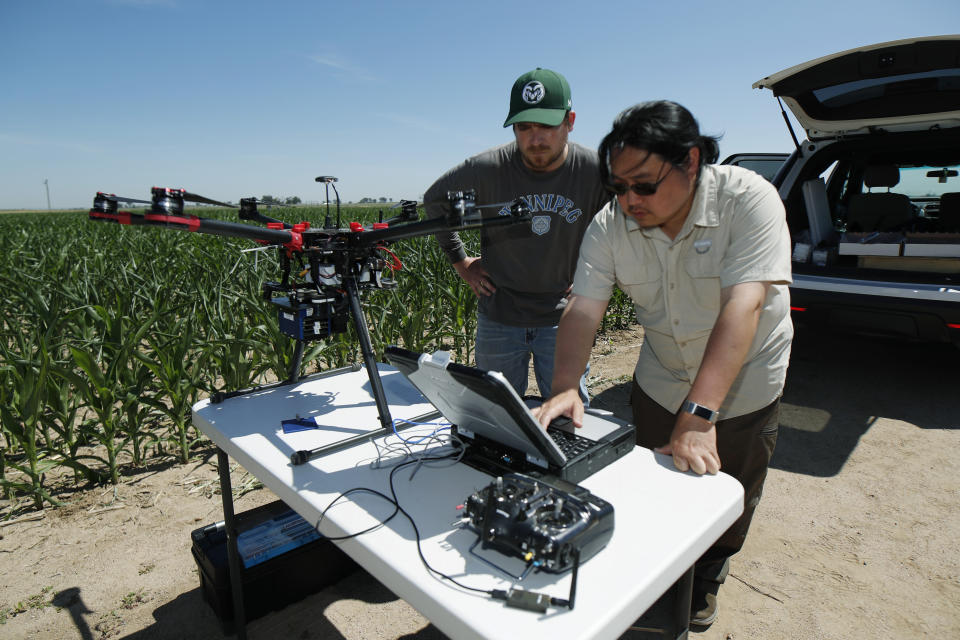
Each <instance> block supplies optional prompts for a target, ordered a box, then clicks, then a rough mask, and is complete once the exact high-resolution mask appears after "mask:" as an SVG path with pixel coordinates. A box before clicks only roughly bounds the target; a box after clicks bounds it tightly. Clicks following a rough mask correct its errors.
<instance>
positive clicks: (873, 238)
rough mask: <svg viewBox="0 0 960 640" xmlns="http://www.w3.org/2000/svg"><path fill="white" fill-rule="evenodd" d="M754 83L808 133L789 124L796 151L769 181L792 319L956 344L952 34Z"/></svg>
mask: <svg viewBox="0 0 960 640" xmlns="http://www.w3.org/2000/svg"><path fill="white" fill-rule="evenodd" d="M753 86H754V88H763V89H770V90H771V91H772V92H773V94H774V95H775V96H776V97H777V100H778V102H779V101H781V100H782V102H784V103H786V105H787V107H789V108H790V110H791V111H792V112H793V114H794V115H795V116H796V118H797V120H798V121H799V122H800V124H801V125H802V126H803V127H804V129H805V130H806V134H807V139H806V140H804V141H803V142H799V141H798V140H797V136H796V135H794V132H793V131H792V130H791V135H792V136H793V140H794V143H795V144H796V151H794V152H793V153H792V154H791V155H790V157H789V158H787V159H786V160H785V161H784V162H783V164H782V166H781V167H780V168H779V171H777V173H776V175H775V176H774V177H773V179H772V181H773V184H774V185H775V186H776V187H777V188H778V189H779V191H780V197H781V198H783V201H784V204H785V205H786V209H787V218H788V221H789V225H790V231H791V235H792V237H793V260H794V263H793V267H794V269H793V272H794V273H793V278H794V283H793V285H792V287H791V298H792V305H793V308H794V318H795V319H796V320H797V321H798V322H800V323H804V322H806V323H811V324H820V325H826V326H830V327H835V328H840V329H852V330H856V331H859V332H866V333H877V334H885V335H893V336H898V337H905V338H913V339H919V340H933V341H942V342H953V343H955V344H958V345H960V175H958V174H960V35H952V36H936V37H928V38H915V39H910V40H898V41H896V42H885V43H881V44H876V45H872V46H867V47H861V48H858V49H852V50H850V51H844V52H841V53H837V54H834V55H830V56H826V57H823V58H818V59H817V60H813V61H810V62H806V63H803V64H800V65H797V66H795V67H791V68H789V69H786V70H785V71H781V72H779V73H775V74H773V75H771V76H768V77H766V78H764V79H762V80H760V81H758V82H756V83H755V84H754V85H753ZM785 119H786V116H785ZM788 124H789V121H788Z"/></svg>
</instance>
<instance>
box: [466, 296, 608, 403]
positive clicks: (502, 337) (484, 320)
mask: <svg viewBox="0 0 960 640" xmlns="http://www.w3.org/2000/svg"><path fill="white" fill-rule="evenodd" d="M556 346H557V327H555V326H553V327H534V328H530V329H527V328H524V327H511V326H510V325H506V324H500V323H499V322H495V321H493V320H491V319H490V318H488V317H487V316H486V315H484V314H482V313H481V314H478V316H477V341H476V346H475V354H476V359H477V366H478V367H479V368H481V369H486V370H487V371H499V372H500V373H502V374H503V377H505V378H506V379H507V381H508V382H510V384H511V385H512V386H513V388H514V389H516V391H517V395H519V396H520V397H521V398H522V397H523V395H524V394H525V393H526V392H527V375H528V370H529V367H530V355H531V354H532V355H533V372H534V374H535V376H536V379H537V387H539V389H540V395H541V396H543V398H544V399H547V398H549V397H550V384H551V383H552V382H553V352H554V350H555V349H556ZM589 371H590V365H589V364H587V370H586V371H584V372H583V375H582V376H580V399H581V400H583V403H584V405H587V404H589V402H590V396H589V395H588V394H587V373H588V372H589Z"/></svg>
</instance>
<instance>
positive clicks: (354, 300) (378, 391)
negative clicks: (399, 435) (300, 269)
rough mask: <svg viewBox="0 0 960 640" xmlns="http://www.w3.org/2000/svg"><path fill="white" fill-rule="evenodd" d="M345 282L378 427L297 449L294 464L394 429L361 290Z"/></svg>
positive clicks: (426, 416) (352, 278)
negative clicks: (361, 302)
mask: <svg viewBox="0 0 960 640" xmlns="http://www.w3.org/2000/svg"><path fill="white" fill-rule="evenodd" d="M344 285H346V289H347V296H348V297H349V299H350V311H351V313H352V315H353V325H354V327H355V328H356V330H357V337H358V338H359V339H360V350H361V351H362V352H363V362H364V364H365V365H366V368H367V377H368V378H370V389H371V390H372V391H373V399H374V400H375V401H376V403H377V411H378V413H379V414H380V428H379V429H377V430H376V431H371V432H369V433H364V434H362V435H359V436H353V437H351V438H346V439H344V440H341V441H339V442H334V443H333V444H328V445H326V446H323V447H317V448H316V449H311V450H309V451H296V452H294V453H293V454H291V456H290V462H292V463H293V464H295V465H298V464H305V463H307V462H309V461H310V460H315V459H317V458H320V457H322V456H325V455H327V454H329V453H334V452H336V451H341V450H343V449H348V448H350V447H352V446H354V445H356V444H360V443H361V442H368V441H370V440H373V439H374V438H379V437H380V436H385V435H387V434H389V433H393V418H391V417H390V406H389V405H388V404H387V396H386V394H385V393H384V391H383V383H382V381H381V380H380V371H379V370H378V369H377V361H376V359H375V357H374V353H373V345H372V344H371V343H370V332H369V330H368V329H367V322H366V320H365V319H364V317H363V309H361V307H360V292H359V289H358V287H357V280H356V276H349V277H347V278H344ZM439 415H440V412H439V411H431V412H430V413H427V414H424V415H422V416H417V417H416V418H413V420H411V421H410V422H423V421H425V420H432V419H434V418H436V417H437V416H439ZM405 426H413V425H412V424H409V423H408V424H404V425H398V426H397V429H398V430H399V429H402V428H404V427H405Z"/></svg>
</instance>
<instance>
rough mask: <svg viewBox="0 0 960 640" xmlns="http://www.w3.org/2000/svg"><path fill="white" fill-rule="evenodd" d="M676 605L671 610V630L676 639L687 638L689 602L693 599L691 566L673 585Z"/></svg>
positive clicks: (685, 639)
mask: <svg viewBox="0 0 960 640" xmlns="http://www.w3.org/2000/svg"><path fill="white" fill-rule="evenodd" d="M673 589H674V596H675V597H676V607H675V608H674V610H673V632H674V633H675V634H677V635H676V639H677V640H687V634H688V633H689V631H690V604H691V602H692V600H693V567H690V569H688V570H687V572H686V573H684V574H683V575H682V576H681V577H680V579H679V580H677V582H676V583H675V584H674V585H673Z"/></svg>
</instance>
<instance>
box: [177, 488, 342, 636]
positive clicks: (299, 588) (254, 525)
mask: <svg viewBox="0 0 960 640" xmlns="http://www.w3.org/2000/svg"><path fill="white" fill-rule="evenodd" d="M234 517H235V518H236V523H237V540H238V544H239V546H240V558H241V565H242V566H243V569H242V574H243V575H242V580H241V585H242V587H243V603H244V604H243V607H244V614H245V618H246V620H253V619H255V618H259V617H260V616H263V615H264V614H267V613H269V612H271V611H276V610H279V609H282V608H283V607H285V606H287V605H288V604H291V603H293V602H297V601H298V600H301V599H303V598H304V597H306V596H308V595H310V594H312V593H316V592H317V591H320V590H321V589H323V588H324V587H327V586H329V585H331V584H333V583H334V582H337V581H338V580H340V579H341V578H344V577H346V576H347V575H350V574H351V573H354V572H355V571H357V570H358V569H359V567H358V565H357V564H356V563H355V562H354V561H353V560H352V559H351V558H350V557H349V556H348V555H347V554H345V553H344V552H343V551H341V550H340V549H339V548H338V547H337V546H336V545H335V544H334V543H332V542H330V541H329V540H327V539H326V538H323V537H322V536H320V534H318V533H317V532H316V530H315V529H314V528H313V526H312V525H311V524H310V523H308V522H306V521H305V520H304V519H303V518H301V517H300V516H299V515H298V514H297V513H296V512H295V511H293V510H292V509H291V508H290V507H288V506H287V505H286V504H285V503H284V502H283V501H281V500H277V501H275V502H271V503H270V504H265V505H263V506H260V507H257V508H255V509H251V510H249V511H246V512H244V513H238V514H236V515H235V516H234ZM190 537H191V538H192V540H193V546H192V548H191V551H192V552H193V558H194V560H196V562H197V569H198V571H199V574H200V589H201V591H202V593H203V599H204V600H206V601H207V603H208V604H209V605H210V606H211V608H212V609H213V611H214V613H215V614H216V616H217V618H218V619H219V620H220V624H221V626H222V628H223V631H224V633H232V632H233V631H234V623H233V595H232V591H231V588H230V566H229V562H228V560H227V531H226V528H225V527H224V523H223V522H222V521H221V522H217V523H214V524H210V525H207V526H205V527H201V528H199V529H195V530H194V531H193V532H191V534H190Z"/></svg>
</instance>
